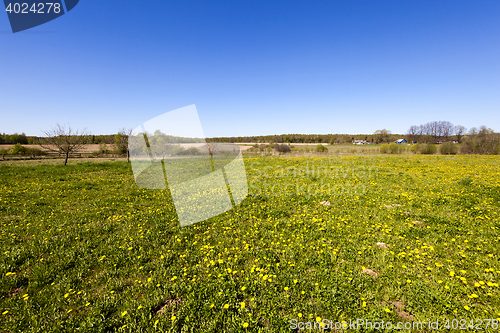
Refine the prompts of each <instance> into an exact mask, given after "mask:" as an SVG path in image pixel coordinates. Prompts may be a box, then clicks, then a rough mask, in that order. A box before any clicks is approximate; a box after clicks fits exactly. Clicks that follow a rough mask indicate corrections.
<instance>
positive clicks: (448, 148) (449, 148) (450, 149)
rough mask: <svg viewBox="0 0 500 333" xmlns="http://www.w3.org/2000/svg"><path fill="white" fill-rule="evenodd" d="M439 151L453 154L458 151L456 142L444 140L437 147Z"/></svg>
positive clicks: (444, 153)
mask: <svg viewBox="0 0 500 333" xmlns="http://www.w3.org/2000/svg"><path fill="white" fill-rule="evenodd" d="M439 152H440V153H441V154H443V155H455V154H456V153H457V152H458V147H457V145H456V144H454V143H451V142H445V143H443V144H442V145H441V146H440V147H439Z"/></svg>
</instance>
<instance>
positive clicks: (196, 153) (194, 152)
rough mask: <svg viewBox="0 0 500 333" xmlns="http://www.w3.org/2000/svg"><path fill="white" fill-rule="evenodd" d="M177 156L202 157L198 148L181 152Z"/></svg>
mask: <svg viewBox="0 0 500 333" xmlns="http://www.w3.org/2000/svg"><path fill="white" fill-rule="evenodd" d="M176 155H200V151H199V150H198V149H196V147H191V148H187V149H183V150H181V151H179V152H178V153H177V154H176Z"/></svg>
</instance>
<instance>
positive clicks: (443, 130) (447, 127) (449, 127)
mask: <svg viewBox="0 0 500 333" xmlns="http://www.w3.org/2000/svg"><path fill="white" fill-rule="evenodd" d="M439 127H440V131H439V133H440V134H441V136H442V137H443V138H444V140H445V141H446V140H447V139H448V138H449V137H450V136H451V135H452V134H453V124H452V123H450V122H449V121H440V122H439Z"/></svg>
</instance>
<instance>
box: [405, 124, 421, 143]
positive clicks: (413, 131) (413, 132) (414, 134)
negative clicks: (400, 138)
mask: <svg viewBox="0 0 500 333" xmlns="http://www.w3.org/2000/svg"><path fill="white" fill-rule="evenodd" d="M406 135H407V136H408V141H409V142H411V143H413V142H414V141H417V140H418V137H419V136H420V135H419V127H418V126H415V125H413V126H411V127H410V129H409V130H408V132H406Z"/></svg>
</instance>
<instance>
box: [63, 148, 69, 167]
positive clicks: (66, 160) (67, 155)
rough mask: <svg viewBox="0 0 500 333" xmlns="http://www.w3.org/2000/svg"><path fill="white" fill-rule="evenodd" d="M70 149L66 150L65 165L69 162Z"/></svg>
mask: <svg viewBox="0 0 500 333" xmlns="http://www.w3.org/2000/svg"><path fill="white" fill-rule="evenodd" d="M68 157H69V151H68V152H66V157H65V158H64V166H66V164H67V163H68Z"/></svg>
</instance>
